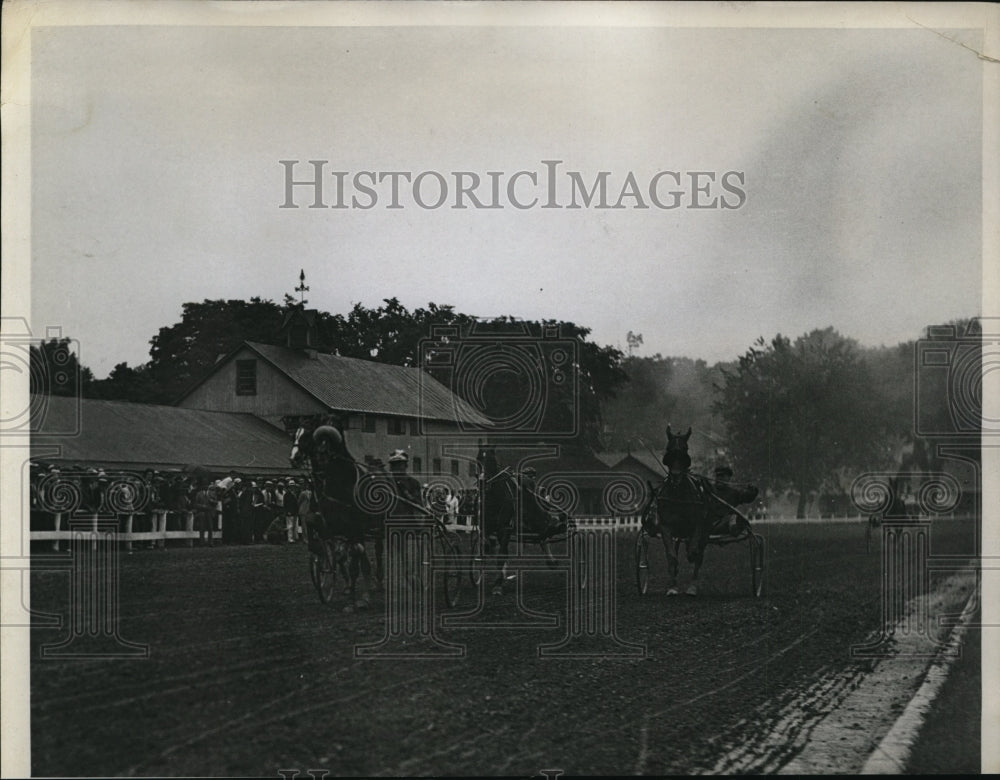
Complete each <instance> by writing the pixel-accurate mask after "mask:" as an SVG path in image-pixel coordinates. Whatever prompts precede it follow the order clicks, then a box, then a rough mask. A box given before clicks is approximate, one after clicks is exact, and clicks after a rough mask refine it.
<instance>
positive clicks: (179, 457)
mask: <svg viewBox="0 0 1000 780" xmlns="http://www.w3.org/2000/svg"><path fill="white" fill-rule="evenodd" d="M31 409H32V411H33V415H32V420H31V431H32V439H31V452H32V457H37V458H38V459H39V460H44V461H53V460H58V461H70V462H73V463H80V464H81V465H88V466H89V465H100V466H107V467H128V468H162V469H169V468H183V467H185V466H191V465H200V466H204V467H205V468H207V469H209V470H210V471H220V472H221V471H229V470H231V469H232V470H237V471H242V470H245V471H250V472H257V473H269V472H284V473H288V472H291V471H293V469H292V468H291V467H290V466H289V463H288V455H289V453H290V451H291V441H290V440H289V439H288V437H287V436H286V435H285V434H284V433H283V432H282V431H280V430H279V429H277V428H275V427H274V426H273V425H270V424H269V423H267V422H264V421H263V420H261V419H259V418H257V417H255V416H254V415H252V414H242V413H237V412H207V411H203V410H200V409H182V408H179V407H176V406H159V405H155V404H136V403H128V402H125V401H98V400H94V399H87V398H84V399H82V400H78V399H76V398H62V397H58V396H48V397H46V398H33V399H32V405H31ZM36 410H37V411H36ZM78 415H79V425H78V426H77V424H76V421H77V416H78ZM77 428H78V430H79V433H76V434H72V435H64V436H63V435H58V433H57V432H60V431H72V430H76V429H77ZM53 445H55V446H57V447H59V450H60V452H59V454H58V455H54V454H52V449H53Z"/></svg>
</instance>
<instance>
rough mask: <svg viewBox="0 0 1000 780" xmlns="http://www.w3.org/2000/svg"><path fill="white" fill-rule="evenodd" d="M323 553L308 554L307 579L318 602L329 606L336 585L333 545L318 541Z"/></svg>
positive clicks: (325, 541) (326, 541) (328, 542)
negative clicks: (311, 584) (309, 580)
mask: <svg viewBox="0 0 1000 780" xmlns="http://www.w3.org/2000/svg"><path fill="white" fill-rule="evenodd" d="M319 543H320V544H321V545H322V548H323V551H322V553H320V552H318V551H317V552H310V553H309V577H310V579H311V580H312V583H313V586H314V587H315V588H316V593H317V594H318V595H319V600H320V601H322V602H323V603H324V604H329V603H330V601H331V600H332V599H333V590H334V587H335V586H336V583H337V567H336V564H335V562H334V554H333V544H332V543H331V542H330V541H328V540H326V539H323V540H320V542H319Z"/></svg>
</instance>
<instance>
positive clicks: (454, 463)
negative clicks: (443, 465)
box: [451, 460, 459, 477]
mask: <svg viewBox="0 0 1000 780" xmlns="http://www.w3.org/2000/svg"><path fill="white" fill-rule="evenodd" d="M451 473H452V475H453V476H456V477H457V476H458V473H459V472H458V461H457V460H453V461H452V462H451Z"/></svg>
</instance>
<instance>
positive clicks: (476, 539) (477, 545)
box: [469, 531, 486, 587]
mask: <svg viewBox="0 0 1000 780" xmlns="http://www.w3.org/2000/svg"><path fill="white" fill-rule="evenodd" d="M485 571H486V552H485V550H484V549H483V537H482V536H480V535H479V531H473V532H472V533H471V534H470V539H469V581H470V582H472V584H473V585H474V586H476V587H478V586H479V583H480V582H482V581H483V574H484V573H485Z"/></svg>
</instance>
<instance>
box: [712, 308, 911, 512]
mask: <svg viewBox="0 0 1000 780" xmlns="http://www.w3.org/2000/svg"><path fill="white" fill-rule="evenodd" d="M716 410H717V411H718V413H719V414H720V415H721V416H722V417H723V419H724V420H725V422H726V427H727V430H728V433H729V441H730V443H731V445H732V449H733V452H734V453H735V454H736V457H737V459H738V461H739V465H740V469H741V473H744V474H746V475H747V476H748V477H751V478H753V479H755V480H758V481H759V482H760V483H761V484H763V485H765V486H768V487H771V488H793V489H795V490H796V491H798V493H799V503H798V510H797V515H798V516H799V517H802V516H804V512H805V508H806V505H807V502H808V497H809V493H810V491H818V490H820V489H821V488H822V487H824V485H829V484H830V483H834V482H836V474H837V471H838V470H839V469H845V468H856V469H864V468H871V467H875V466H878V465H883V464H884V462H885V459H886V457H887V456H889V455H891V454H892V453H891V450H889V449H888V448H887V447H886V440H887V435H888V434H891V433H892V432H893V430H892V423H893V419H892V415H887V414H886V413H885V412H886V410H885V406H884V404H883V403H880V399H879V397H878V394H877V393H876V392H874V391H873V384H872V377H871V371H870V369H869V366H868V364H867V363H866V362H865V360H864V359H863V357H862V353H861V349H860V348H859V347H858V344H857V343H856V342H855V341H854V340H852V339H847V338H844V337H843V336H841V335H840V334H839V333H837V332H836V331H835V330H833V328H826V329H823V330H814V331H812V332H810V333H807V334H806V335H804V336H800V337H799V338H797V339H796V340H795V341H794V342H793V341H791V340H790V339H789V338H787V337H785V336H782V335H780V334H779V335H777V336H775V338H774V339H773V340H772V341H771V342H770V343H769V344H767V343H765V342H764V340H763V339H759V340H758V341H757V342H756V344H755V345H754V346H753V347H751V348H750V349H749V350H748V351H747V353H746V354H745V355H743V356H742V357H741V358H740V359H739V363H738V364H737V366H736V368H735V370H732V371H729V372H727V373H726V378H725V385H724V386H723V387H721V388H720V391H719V398H718V399H717V401H716Z"/></svg>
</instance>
